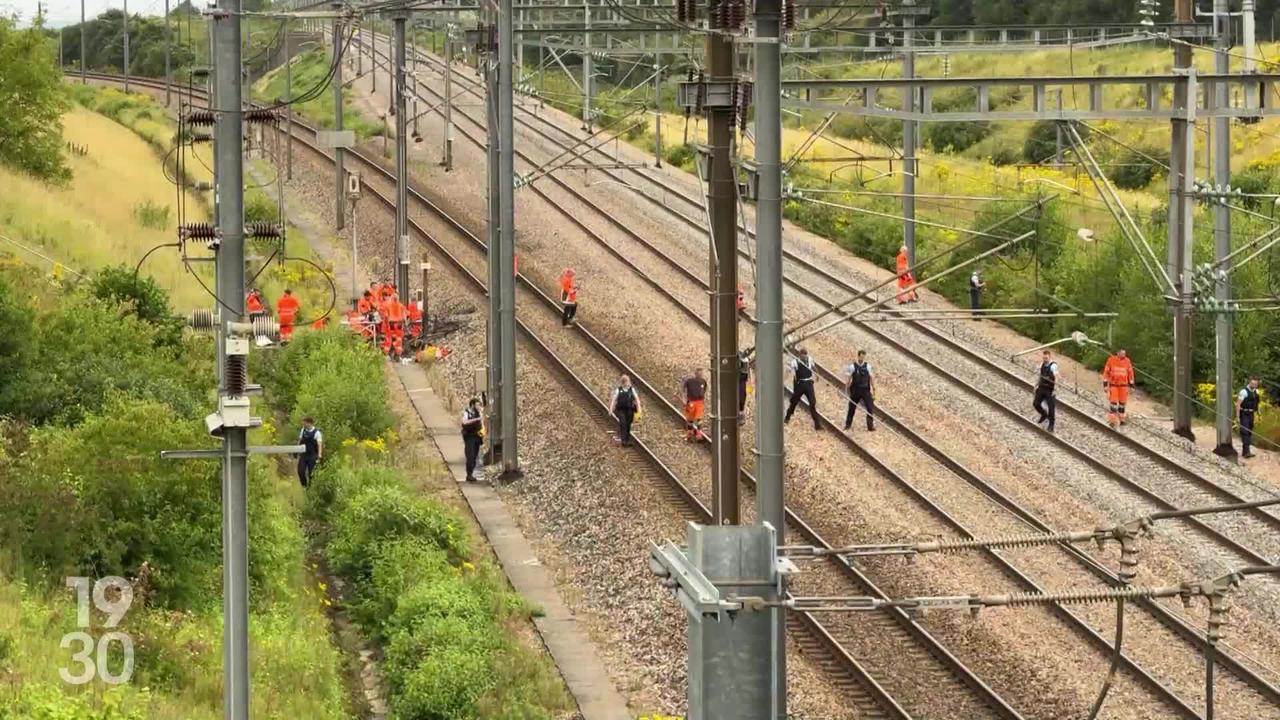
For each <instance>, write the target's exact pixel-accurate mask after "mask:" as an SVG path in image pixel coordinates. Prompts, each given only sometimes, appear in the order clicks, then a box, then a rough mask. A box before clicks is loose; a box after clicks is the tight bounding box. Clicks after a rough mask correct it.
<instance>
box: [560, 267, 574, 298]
mask: <svg viewBox="0 0 1280 720" xmlns="http://www.w3.org/2000/svg"><path fill="white" fill-rule="evenodd" d="M573 278H574V272H573V268H565V269H564V272H562V273H560V292H561V294H563V293H564V292H565V291H566V290H568V289H569V288H571V287H573Z"/></svg>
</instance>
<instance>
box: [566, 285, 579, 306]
mask: <svg viewBox="0 0 1280 720" xmlns="http://www.w3.org/2000/svg"><path fill="white" fill-rule="evenodd" d="M562 297H563V298H564V302H565V303H567V304H569V305H576V304H577V303H578V288H576V287H570V288H568V289H567V290H565V291H564V293H563V295H562Z"/></svg>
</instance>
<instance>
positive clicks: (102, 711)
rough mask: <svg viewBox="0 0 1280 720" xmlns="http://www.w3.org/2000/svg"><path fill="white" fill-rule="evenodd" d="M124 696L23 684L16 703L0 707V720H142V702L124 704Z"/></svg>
mask: <svg viewBox="0 0 1280 720" xmlns="http://www.w3.org/2000/svg"><path fill="white" fill-rule="evenodd" d="M125 694H126V690H125V689H124V688H111V689H109V690H106V691H105V692H103V693H92V694H90V693H86V694H83V695H75V696H73V695H67V694H64V693H63V691H62V689H61V688H58V687H57V686H51V685H42V684H36V683H26V684H24V685H22V691H21V692H20V693H18V699H17V702H16V703H15V704H13V705H0V720H145V718H146V717H147V715H146V707H145V702H126V701H125V700H124V699H123V698H124V696H125ZM95 695H97V696H98V697H96V698H95ZM142 698H143V700H144V701H145V698H146V693H145V692H144V693H143V695H142Z"/></svg>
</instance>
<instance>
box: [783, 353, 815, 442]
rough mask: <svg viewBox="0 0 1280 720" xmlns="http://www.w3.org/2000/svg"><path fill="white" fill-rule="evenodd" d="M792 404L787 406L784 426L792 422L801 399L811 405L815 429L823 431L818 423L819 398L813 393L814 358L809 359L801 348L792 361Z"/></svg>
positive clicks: (810, 411)
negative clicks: (793, 414)
mask: <svg viewBox="0 0 1280 720" xmlns="http://www.w3.org/2000/svg"><path fill="white" fill-rule="evenodd" d="M791 372H792V373H793V375H792V378H791V402H790V403H789V404H788V405H787V414H786V415H785V416H783V418H782V422H783V424H786V423H789V422H791V414H792V413H794V412H795V411H796V406H797V405H799V404H800V399H801V398H804V399H805V400H807V401H808V403H809V414H810V415H812V416H813V429H814V430H821V429H822V425H821V424H820V423H819V422H818V398H817V396H816V395H814V392H813V358H811V357H809V351H808V350H806V349H805V348H800V349H799V350H797V351H796V357H794V358H792V359H791Z"/></svg>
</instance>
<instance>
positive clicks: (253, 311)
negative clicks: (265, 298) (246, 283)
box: [244, 288, 267, 320]
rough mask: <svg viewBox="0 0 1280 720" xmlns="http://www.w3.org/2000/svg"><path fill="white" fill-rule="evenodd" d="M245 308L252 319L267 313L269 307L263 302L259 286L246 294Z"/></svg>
mask: <svg viewBox="0 0 1280 720" xmlns="http://www.w3.org/2000/svg"><path fill="white" fill-rule="evenodd" d="M244 308H245V310H246V311H247V312H248V313H249V319H250V320H252V319H254V318H256V317H259V316H262V315H266V314H267V308H266V307H265V306H263V304H262V293H260V292H258V290H257V288H254V289H252V290H250V291H249V294H248V295H245V297H244Z"/></svg>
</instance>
